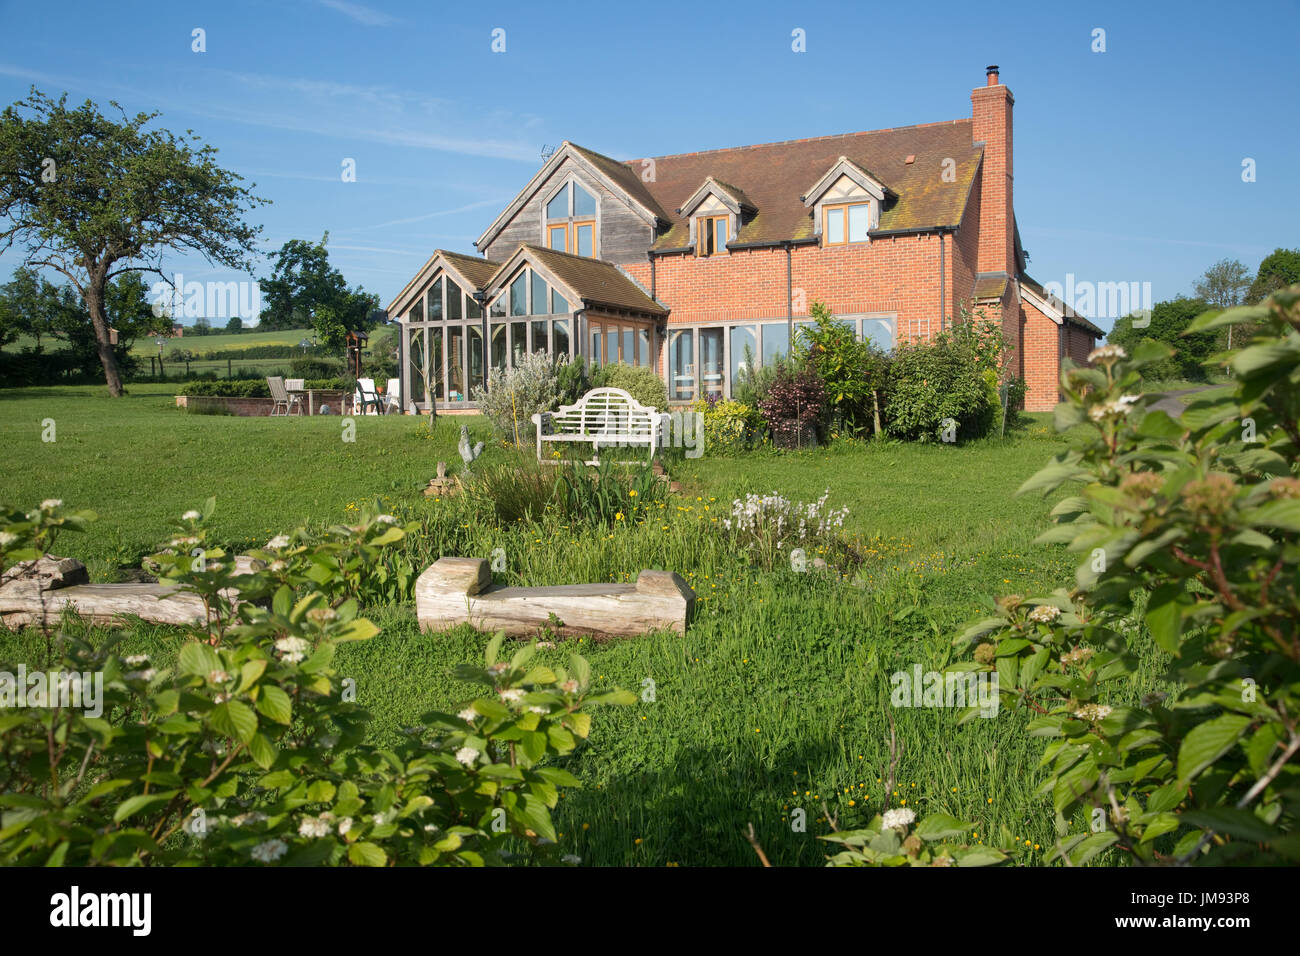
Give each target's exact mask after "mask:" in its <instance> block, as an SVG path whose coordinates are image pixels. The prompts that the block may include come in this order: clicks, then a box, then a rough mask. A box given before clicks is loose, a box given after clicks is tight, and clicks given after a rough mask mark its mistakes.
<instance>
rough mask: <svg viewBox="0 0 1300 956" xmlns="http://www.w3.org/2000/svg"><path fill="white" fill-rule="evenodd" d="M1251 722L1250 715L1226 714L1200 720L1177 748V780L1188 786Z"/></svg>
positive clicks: (1229, 747) (1230, 745) (1235, 740)
mask: <svg viewBox="0 0 1300 956" xmlns="http://www.w3.org/2000/svg"><path fill="white" fill-rule="evenodd" d="M1249 726H1250V718H1249V717H1242V716H1241V715H1240V714H1224V715H1223V716H1222V717H1216V718H1215V719H1214V720H1207V721H1206V722H1205V723H1203V724H1198V725H1197V726H1196V727H1193V728H1192V729H1191V731H1189V732H1188V734H1187V736H1186V737H1184V738H1183V743H1182V746H1181V747H1179V748H1178V782H1179V783H1180V784H1182V785H1183V786H1186V785H1187V784H1188V783H1190V782H1191V781H1192V780H1193V779H1195V778H1196V776H1197V775H1198V774H1200V773H1201V772H1202V771H1203V770H1205V769H1206V768H1207V767H1209V766H1210V764H1212V763H1214V761H1216V760H1218V759H1219V758H1220V757H1222V756H1223V755H1224V754H1225V753H1227V752H1228V750H1229V749H1231V747H1232V745H1233V744H1235V743H1236V742H1237V741H1238V739H1240V737H1241V735H1242V734H1244V733H1245V732H1246V728H1247V727H1249Z"/></svg>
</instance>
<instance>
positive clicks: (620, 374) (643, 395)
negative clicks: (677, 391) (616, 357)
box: [591, 362, 668, 412]
mask: <svg viewBox="0 0 1300 956" xmlns="http://www.w3.org/2000/svg"><path fill="white" fill-rule="evenodd" d="M591 387H592V388H621V389H622V390H623V391H625V392H627V393H628V394H629V395H631V396H632V397H633V398H635V399H636V400H637V401H638V402H640V403H641V404H642V405H648V406H650V407H651V408H654V409H656V410H658V411H661V412H666V411H667V410H668V387H667V386H666V385H664V382H663V379H661V378H660V377H659V374H658V373H657V372H656V371H655V370H654V369H653V368H651V367H650V366H648V365H635V366H634V365H624V364H623V363H622V362H615V363H613V364H611V365H601V366H600V367H598V368H597V369H596V370H595V371H594V372H592V375H591Z"/></svg>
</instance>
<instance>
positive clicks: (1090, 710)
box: [1074, 704, 1110, 724]
mask: <svg viewBox="0 0 1300 956" xmlns="http://www.w3.org/2000/svg"><path fill="white" fill-rule="evenodd" d="M1074 716H1076V717H1078V718H1079V719H1080V720H1086V721H1088V722H1089V723H1094V724H1095V723H1097V722H1098V721H1102V720H1105V719H1106V718H1107V717H1109V716H1110V707H1108V706H1107V705H1106V704H1084V705H1083V706H1082V707H1080V708H1079V709H1078V710H1076V711H1075V712H1074Z"/></svg>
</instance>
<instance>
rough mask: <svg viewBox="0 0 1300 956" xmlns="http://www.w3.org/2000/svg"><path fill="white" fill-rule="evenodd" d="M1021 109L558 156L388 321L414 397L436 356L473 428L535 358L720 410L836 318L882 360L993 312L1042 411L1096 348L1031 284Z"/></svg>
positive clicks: (439, 386) (438, 262) (985, 95)
mask: <svg viewBox="0 0 1300 956" xmlns="http://www.w3.org/2000/svg"><path fill="white" fill-rule="evenodd" d="M1013 103H1014V99H1013V97H1012V95H1011V91H1010V90H1009V89H1007V87H1006V86H1003V85H1002V84H1001V83H1000V82H999V76H998V69H997V67H995V66H992V67H989V68H988V71H987V79H986V85H984V86H981V87H978V88H976V89H975V90H973V91H972V92H971V117H970V118H969V119H958V120H951V121H947V122H941V123H929V124H924V125H920V126H906V127H899V128H895V129H885V130H876V131H871V132H863V133H846V134H842V135H836V136H822V137H818V138H815V139H803V140H792V141H789V142H781V143H768V144H764V145H758V146H744V147H737V148H731V149H717V150H710V151H707V152H699V153H684V154H679V155H675V156H659V157H654V158H649V159H640V160H631V161H628V162H619V161H617V160H614V159H610V158H609V157H607V156H602V155H601V154H599V153H596V152H593V151H591V150H589V149H585V148H583V147H581V146H578V145H576V144H573V143H568V142H566V143H564V144H563V145H562V146H561V147H560V148H559V149H557V150H556V151H555V153H554V154H552V155H551V156H550V157H549V158H548V159H547V161H546V162H545V164H544V165H543V166H542V168H541V169H540V170H538V172H537V173H536V174H535V175H534V176H533V177H532V179H531V180H529V182H528V183H527V185H525V186H524V188H523V189H522V190H521V191H520V192H519V193H518V195H517V196H516V197H515V199H514V200H513V201H512V202H511V203H510V204H509V205H508V206H507V207H506V208H505V209H504V210H503V211H502V212H501V214H500V215H498V216H497V217H496V219H494V220H493V221H492V222H491V223H490V224H489V225H488V227H487V229H486V230H485V231H484V232H483V234H482V235H481V236H479V238H478V239H477V240H476V241H475V243H474V245H475V247H476V249H477V250H478V251H479V253H480V255H478V256H468V255H463V254H460V253H453V252H446V251H443V250H438V251H437V252H435V253H434V254H433V256H432V257H430V259H429V260H428V262H426V263H425V264H424V266H423V267H422V268H421V269H420V271H419V272H418V273H417V274H416V276H415V277H414V278H413V279H412V280H411V281H410V282H409V283H407V285H406V287H405V288H404V289H403V290H402V291H401V292H400V293H399V294H398V296H397V297H396V299H394V300H393V302H392V303H391V304H390V305H389V307H388V314H389V315H391V316H395V317H397V318H398V319H399V321H400V322H401V323H402V326H403V333H402V335H401V337H400V342H401V350H402V362H401V365H402V389H403V391H402V394H403V395H406V396H410V397H411V398H414V399H422V398H423V395H424V387H423V376H422V374H421V373H422V372H423V370H424V366H425V357H426V356H427V358H428V367H429V369H430V375H429V378H430V379H431V380H432V381H431V383H430V390H431V392H432V393H433V395H434V397H435V398H436V400H437V402H438V407H439V408H440V409H446V410H448V411H455V410H458V409H469V408H471V407H472V404H471V403H470V402H469V401H468V398H469V388H470V387H471V386H472V385H476V384H480V383H481V382H482V381H483V377H484V349H483V343H484V342H485V341H486V342H487V343H488V348H487V350H486V351H487V356H486V358H487V363H488V367H489V368H491V367H504V366H506V365H508V364H510V363H512V362H513V361H515V360H517V359H518V358H519V357H521V356H522V355H523V354H525V353H526V352H533V351H538V350H544V351H546V352H548V353H550V354H552V355H556V356H558V355H562V354H564V355H570V356H573V355H583V356H586V357H587V359H588V360H589V361H591V362H594V363H597V364H600V363H606V362H616V361H622V362H626V363H628V364H630V365H650V366H653V367H654V368H655V369H656V370H657V371H658V373H659V375H660V376H661V377H662V378H663V379H664V381H665V382H666V384H667V386H668V394H669V400H670V402H673V403H682V402H689V401H692V400H694V399H696V398H699V397H708V396H714V395H719V396H727V395H730V394H731V390H732V388H733V385H734V382H735V380H736V378H737V376H738V375H739V374H740V373H741V371H742V370H743V368H744V366H745V363H746V362H747V361H753V362H756V363H767V362H771V361H773V360H775V359H776V358H777V357H779V356H782V355H784V354H786V353H787V352H788V350H789V348H790V342H791V339H792V337H793V336H794V335H797V334H798V328H799V326H801V325H803V324H806V323H807V322H808V311H809V308H810V306H811V305H812V303H814V302H824V303H825V304H826V305H827V306H829V308H830V309H831V311H832V312H833V313H834V314H835V315H836V317H837V318H838V319H840V320H841V321H843V322H845V323H848V324H850V325H851V326H852V328H853V329H854V330H855V332H856V333H857V334H858V335H859V336H860V337H862V338H866V339H870V340H871V341H872V342H874V343H876V344H877V345H879V346H880V347H882V348H886V349H888V348H892V347H894V346H895V345H897V344H899V343H901V342H904V341H908V340H916V339H927V338H930V337H932V336H934V335H935V334H936V333H937V332H939V331H941V330H943V329H944V328H945V327H946V326H947V325H949V324H950V323H951V322H952V321H953V316H956V315H959V314H960V310H961V308H962V307H967V308H972V309H982V310H983V311H984V313H985V315H987V316H989V317H991V318H1000V320H1001V322H1002V325H1003V329H1004V332H1005V335H1006V337H1007V339H1008V341H1009V342H1010V344H1011V346H1012V349H1013V353H1012V361H1011V366H1010V369H1009V371H1010V373H1011V374H1014V375H1017V376H1020V377H1023V378H1025V379H1026V380H1027V382H1028V386H1029V391H1028V397H1027V399H1026V406H1027V408H1028V409H1029V410H1031V411H1042V410H1049V409H1051V408H1052V406H1053V405H1054V404H1055V403H1056V401H1057V397H1058V396H1057V379H1058V374H1059V369H1060V363H1061V360H1062V358H1063V357H1064V356H1067V355H1068V356H1070V357H1071V358H1073V359H1075V360H1076V361H1079V362H1083V361H1084V360H1085V359H1086V357H1087V354H1088V352H1089V351H1091V349H1092V348H1093V346H1094V343H1095V340H1096V339H1097V338H1099V337H1100V336H1102V334H1103V333H1102V331H1101V329H1099V328H1098V327H1097V326H1095V325H1093V324H1092V323H1091V322H1089V321H1088V320H1087V319H1086V318H1084V317H1083V316H1080V315H1078V314H1077V313H1075V312H1074V311H1073V310H1072V309H1070V308H1069V307H1068V306H1066V305H1064V304H1063V303H1062V302H1060V301H1059V300H1057V299H1055V298H1053V297H1052V296H1050V295H1049V294H1048V293H1047V292H1046V291H1045V290H1044V288H1043V287H1042V286H1041V285H1039V284H1038V283H1037V282H1035V281H1034V280H1033V279H1031V278H1030V277H1029V276H1028V275H1027V274H1026V272H1025V260H1026V256H1025V254H1024V250H1023V249H1022V248H1021V245H1020V239H1019V232H1018V230H1017V228H1016V220H1015V212H1014V205H1013V201H1012V200H1013V195H1012V187H1013V182H1014V178H1013V161H1012V156H1013V152H1012V108H1013ZM406 404H407V407H408V409H409V408H410V406H411V404H412V403H411V402H410V401H408V402H407V403H406ZM414 404H415V405H416V407H421V406H423V403H422V402H420V401H416V402H414ZM423 407H424V408H426V409H427V406H423Z"/></svg>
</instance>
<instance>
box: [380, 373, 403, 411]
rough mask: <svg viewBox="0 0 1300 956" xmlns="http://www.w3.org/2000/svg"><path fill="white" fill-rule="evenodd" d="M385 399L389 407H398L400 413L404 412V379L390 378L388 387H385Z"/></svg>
mask: <svg viewBox="0 0 1300 956" xmlns="http://www.w3.org/2000/svg"><path fill="white" fill-rule="evenodd" d="M384 401H385V402H386V403H387V405H388V407H389V408H395V409H397V412H398V414H399V415H400V414H401V412H402V380H401V379H400V378H390V379H389V380H388V387H387V388H385V389H384Z"/></svg>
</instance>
